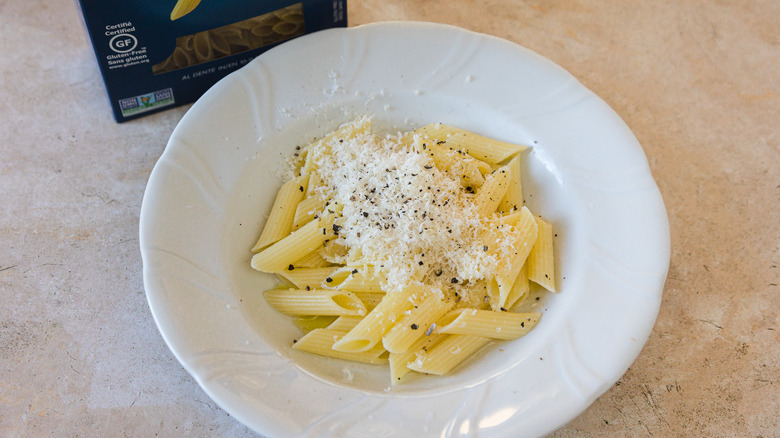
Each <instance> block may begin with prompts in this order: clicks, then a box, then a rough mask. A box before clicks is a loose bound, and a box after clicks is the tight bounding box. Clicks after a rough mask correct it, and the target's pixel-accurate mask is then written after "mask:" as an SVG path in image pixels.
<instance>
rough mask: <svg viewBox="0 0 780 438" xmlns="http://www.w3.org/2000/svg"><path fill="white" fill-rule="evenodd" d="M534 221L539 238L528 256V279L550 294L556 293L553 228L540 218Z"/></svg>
mask: <svg viewBox="0 0 780 438" xmlns="http://www.w3.org/2000/svg"><path fill="white" fill-rule="evenodd" d="M535 219H536V224H537V226H538V227H539V237H538V238H537V239H536V243H535V244H534V247H533V248H532V249H531V253H530V254H529V255H528V278H529V279H530V280H531V281H533V282H534V283H536V284H538V285H539V286H542V287H543V288H545V289H547V290H549V291H550V292H556V290H555V258H554V257H553V226H552V224H551V223H549V222H547V221H546V220H544V219H542V218H540V217H537V218H535Z"/></svg>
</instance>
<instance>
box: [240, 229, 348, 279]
mask: <svg viewBox="0 0 780 438" xmlns="http://www.w3.org/2000/svg"><path fill="white" fill-rule="evenodd" d="M332 227H333V215H326V216H320V217H319V218H318V219H317V220H316V221H311V222H309V223H308V224H306V225H304V226H303V227H301V228H299V229H298V230H296V231H293V232H292V233H291V234H290V235H288V236H287V237H285V238H284V239H282V240H280V241H278V242H276V243H274V244H273V245H271V246H269V247H268V248H266V249H264V250H262V251H260V252H259V253H257V254H255V255H254V256H253V257H252V262H251V265H252V268H254V269H256V270H258V271H261V272H269V273H274V272H279V271H281V270H283V269H289V267H290V266H293V262H295V261H296V260H300V259H301V258H302V257H304V256H306V255H308V254H309V253H310V252H312V251H314V250H315V249H317V248H319V247H321V246H322V244H323V243H324V242H325V241H326V240H328V239H329V238H330V237H331V236H332V234H333V231H332Z"/></svg>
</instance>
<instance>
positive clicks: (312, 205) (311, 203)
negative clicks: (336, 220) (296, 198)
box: [292, 196, 325, 230]
mask: <svg viewBox="0 0 780 438" xmlns="http://www.w3.org/2000/svg"><path fill="white" fill-rule="evenodd" d="M323 208H325V200H323V199H322V198H320V197H319V196H311V197H308V198H304V199H302V200H301V202H299V203H298V205H297V206H296V208H295V216H294V218H293V225H292V229H293V230H297V229H298V228H300V227H302V226H303V225H306V224H307V223H308V222H309V221H311V220H312V219H314V216H315V215H316V214H317V212H318V211H322V209H323Z"/></svg>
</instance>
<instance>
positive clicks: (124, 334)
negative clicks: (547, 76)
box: [0, 0, 780, 437]
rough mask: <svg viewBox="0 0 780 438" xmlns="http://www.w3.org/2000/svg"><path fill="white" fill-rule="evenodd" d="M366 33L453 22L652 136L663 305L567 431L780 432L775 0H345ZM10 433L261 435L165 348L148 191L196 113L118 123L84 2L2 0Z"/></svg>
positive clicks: (3, 302) (0, 190) (0, 203)
mask: <svg viewBox="0 0 780 438" xmlns="http://www.w3.org/2000/svg"><path fill="white" fill-rule="evenodd" d="M348 11H349V16H350V22H351V24H352V25H357V24H362V23H368V22H373V21H382V20H425V21H436V22H444V23H449V24H454V25H457V26H461V27H464V28H467V29H471V30H475V31H479V32H484V33H489V34H492V35H495V36H498V37H501V38H506V39H508V40H511V41H514V42H517V43H520V44H522V45H524V46H526V47H528V48H530V49H532V50H534V51H536V52H538V53H540V54H542V55H544V56H546V57H548V58H550V59H552V60H553V61H555V62H557V63H558V64H560V65H562V66H563V67H564V68H566V69H567V70H569V71H570V72H571V73H573V74H574V75H575V76H576V77H578V78H579V79H580V80H581V81H582V82H583V83H584V84H585V85H586V86H588V87H589V88H591V89H592V90H593V91H595V92H596V93H597V94H598V95H600V96H601V97H602V98H603V99H604V100H606V101H607V103H609V104H610V105H612V106H613V108H614V109H615V110H616V111H617V112H618V113H619V114H620V115H621V116H622V117H623V118H624V120H625V121H626V122H627V123H628V125H629V126H630V127H631V128H632V130H633V131H634V133H635V134H636V136H637V137H638V139H639V141H640V143H641V144H642V145H643V147H644V148H645V151H646V153H647V156H648V158H649V160H650V164H651V167H652V171H653V174H654V175H655V177H656V179H657V181H658V184H659V186H660V189H661V192H662V194H663V196H664V199H665V202H666V205H667V208H668V212H669V219H670V223H671V232H672V244H673V247H672V260H671V267H670V271H669V277H668V280H667V283H666V288H665V291H664V298H663V304H662V307H661V312H660V315H659V318H658V321H657V323H656V325H655V328H654V330H653V332H652V335H651V336H650V339H649V341H648V343H647V345H646V347H645V348H644V350H643V351H642V353H641V355H640V356H639V358H638V359H637V360H636V362H635V363H634V365H633V366H632V367H631V369H630V370H629V371H628V372H627V373H626V374H625V376H624V377H623V378H622V379H621V380H620V381H619V382H618V383H617V384H616V385H615V386H614V387H613V388H611V389H610V390H609V391H608V392H607V393H606V394H604V396H602V397H601V398H600V399H598V400H597V401H596V402H595V403H594V404H593V405H592V406H591V407H590V408H589V409H588V410H586V411H585V412H584V413H583V414H582V415H580V416H579V417H578V418H577V419H575V420H574V421H572V422H571V423H570V424H568V425H567V426H565V427H563V428H562V429H560V430H558V431H557V432H555V433H554V434H553V436H555V437H574V436H577V437H580V436H605V435H613V436H689V437H699V436H708V437H727V436H754V437H756V436H762V437H771V436H778V435H779V434H780V432H779V431H780V422H779V420H778V413H780V388H779V387H778V384H779V383H780V381H779V380H780V337H778V331H777V330H778V329H780V327H778V313H777V311H778V308H780V299H779V298H778V294H779V293H780V288H779V287H778V283H780V274H779V273H780V268H778V264H780V135H778V134H780V132H779V131H780V74H779V72H780V26H779V25H778V23H780V3H778V2H777V1H774V0H763V1H753V2H728V1H695V0H681V1H672V0H667V1H658V2H637V1H622V0H609V1H596V0H581V1H550V0H539V1H511V0H502V1H499V0H486V1H481V2H474V1H466V2H449V1H443V0H427V1H424V2H418V1H416V0H395V1H386V0H383V1H379V0H366V1H359V0H350V4H349V9H348ZM0 55H1V56H0V96H2V99H0V435H2V436H23V435H27V436H43V435H57V436H123V435H125V436H156V435H160V436H180V435H187V434H188V435H190V436H231V437H237V436H252V433H251V432H250V431H249V430H248V429H246V428H245V427H244V426H242V425H241V424H239V423H238V422H236V421H235V420H233V419H232V418H230V416H229V415H228V414H226V413H225V412H224V411H222V410H221V409H220V408H219V407H217V406H216V405H215V403H214V402H212V401H211V400H210V399H209V398H208V397H207V396H206V395H205V394H204V393H203V392H202V391H201V390H200V388H199V387H198V386H197V384H196V383H195V382H194V381H193V379H192V378H191V377H190V376H189V375H188V374H187V373H186V372H185V371H184V370H183V369H182V367H181V366H180V365H179V364H178V362H177V361H176V360H175V358H174V357H173V356H172V355H171V353H170V352H169V350H168V349H167V348H166V346H165V344H164V343H163V341H162V339H161V337H160V335H159V334H158V332H157V329H156V327H155V325H154V322H153V321H152V318H151V315H150V313H149V310H148V306H147V304H146V300H145V297H144V291H143V284H142V278H141V260H140V254H139V250H138V216H139V210H140V205H141V199H142V196H143V191H144V187H145V184H146V180H147V178H148V175H149V172H150V171H151V169H152V167H153V166H154V163H155V160H156V159H157V158H158V157H159V155H160V153H161V152H162V150H163V148H164V146H165V143H166V140H167V137H168V136H169V135H170V132H171V131H172V129H173V127H174V126H175V124H176V122H177V121H178V120H179V119H180V118H181V116H182V115H183V114H184V112H185V111H186V108H178V109H173V110H170V111H166V112H164V113H162V114H157V115H153V116H150V117H147V118H143V119H141V120H138V121H136V122H132V123H128V124H124V125H117V124H115V123H114V122H113V120H112V118H111V116H110V114H109V108H108V104H107V100H106V97H105V94H104V89H103V85H102V82H101V79H100V76H99V73H98V70H97V68H96V64H95V61H94V60H93V59H92V53H91V49H90V47H89V45H88V43H87V41H86V38H85V36H84V34H83V32H82V29H81V26H80V23H79V18H78V15H77V12H76V9H75V8H74V6H73V3H72V2H25V1H22V0H4V1H3V0H0Z"/></svg>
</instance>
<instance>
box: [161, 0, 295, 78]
mask: <svg viewBox="0 0 780 438" xmlns="http://www.w3.org/2000/svg"><path fill="white" fill-rule="evenodd" d="M199 3H200V1H199V0H179V2H178V3H177V4H176V6H175V7H174V9H173V11H172V12H171V20H175V19H178V18H181V17H183V16H184V15H186V14H188V13H190V12H192V10H193V9H195V7H196V6H197V5H198V4H199ZM305 32H306V29H305V27H304V18H303V4H302V3H296V4H294V5H291V6H288V7H285V8H282V9H279V10H276V11H272V12H269V13H267V14H263V15H258V16H256V17H252V18H249V19H246V20H242V21H238V22H235V23H232V24H228V25H225V26H220V27H216V28H213V29H209V30H204V31H202V32H197V33H194V34H191V35H184V36H181V37H178V38H176V46H175V47H174V49H173V51H172V52H171V54H170V55H169V56H168V57H167V58H166V59H165V60H163V61H162V62H160V63H157V64H155V65H153V66H152V72H154V73H155V74H160V73H166V72H169V71H173V70H178V69H180V68H184V67H189V66H193V65H197V64H200V63H203V62H208V61H212V60H215V59H219V58H222V57H225V56H228V55H233V54H236V53H241V52H244V51H246V50H251V49H256V48H258V47H263V46H267V45H269V44H274V43H278V42H280V41H284V40H286V39H289V38H292V37H295V36H298V35H302V34H304V33H305Z"/></svg>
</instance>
